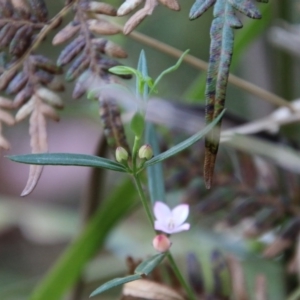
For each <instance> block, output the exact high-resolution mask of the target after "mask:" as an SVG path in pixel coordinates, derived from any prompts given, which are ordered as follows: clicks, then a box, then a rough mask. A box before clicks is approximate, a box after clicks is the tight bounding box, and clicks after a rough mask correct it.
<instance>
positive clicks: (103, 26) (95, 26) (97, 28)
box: [87, 20, 121, 35]
mask: <svg viewBox="0 0 300 300" xmlns="http://www.w3.org/2000/svg"><path fill="white" fill-rule="evenodd" d="M87 24H88V27H89V30H90V31H91V32H93V33H96V34H101V35H113V34H118V33H120V32H121V29H120V28H119V27H117V26H115V25H113V24H111V23H110V22H108V21H106V20H88V21H87Z"/></svg>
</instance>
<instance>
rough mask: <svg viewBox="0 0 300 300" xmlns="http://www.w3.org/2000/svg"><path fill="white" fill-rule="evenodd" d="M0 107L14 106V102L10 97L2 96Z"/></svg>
mask: <svg viewBox="0 0 300 300" xmlns="http://www.w3.org/2000/svg"><path fill="white" fill-rule="evenodd" d="M0 107H3V108H13V103H12V101H11V100H10V99H7V98H5V97H1V96H0Z"/></svg>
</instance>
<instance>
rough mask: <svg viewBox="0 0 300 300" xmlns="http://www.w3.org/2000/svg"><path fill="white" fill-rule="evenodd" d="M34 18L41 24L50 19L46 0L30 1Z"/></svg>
mask: <svg viewBox="0 0 300 300" xmlns="http://www.w3.org/2000/svg"><path fill="white" fill-rule="evenodd" d="M28 1H29V4H30V6H31V10H32V12H33V14H34V16H35V17H36V18H37V20H38V21H39V22H46V21H47V19H48V10H47V6H46V4H45V2H44V0H28Z"/></svg>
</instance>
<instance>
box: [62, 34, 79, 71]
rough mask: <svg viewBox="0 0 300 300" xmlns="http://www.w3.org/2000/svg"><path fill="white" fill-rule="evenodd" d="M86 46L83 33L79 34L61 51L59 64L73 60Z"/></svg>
mask: <svg viewBox="0 0 300 300" xmlns="http://www.w3.org/2000/svg"><path fill="white" fill-rule="evenodd" d="M84 46H85V38H84V36H83V35H79V36H78V37H77V38H76V39H74V40H73V41H72V42H71V43H70V44H69V45H68V46H67V47H65V49H64V50H63V51H62V52H61V54H60V55H59V57H58V59H57V65H58V66H64V65H66V64H68V63H69V62H71V60H73V59H74V58H75V56H76V55H77V54H78V53H80V52H81V50H82V49H83V48H84Z"/></svg>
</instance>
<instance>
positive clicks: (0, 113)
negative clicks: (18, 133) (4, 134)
mask: <svg viewBox="0 0 300 300" xmlns="http://www.w3.org/2000/svg"><path fill="white" fill-rule="evenodd" d="M0 122H4V123H5V124H7V125H10V126H12V125H14V124H15V119H14V118H13V116H12V115H11V114H9V113H8V112H6V111H4V110H2V109H0Z"/></svg>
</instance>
